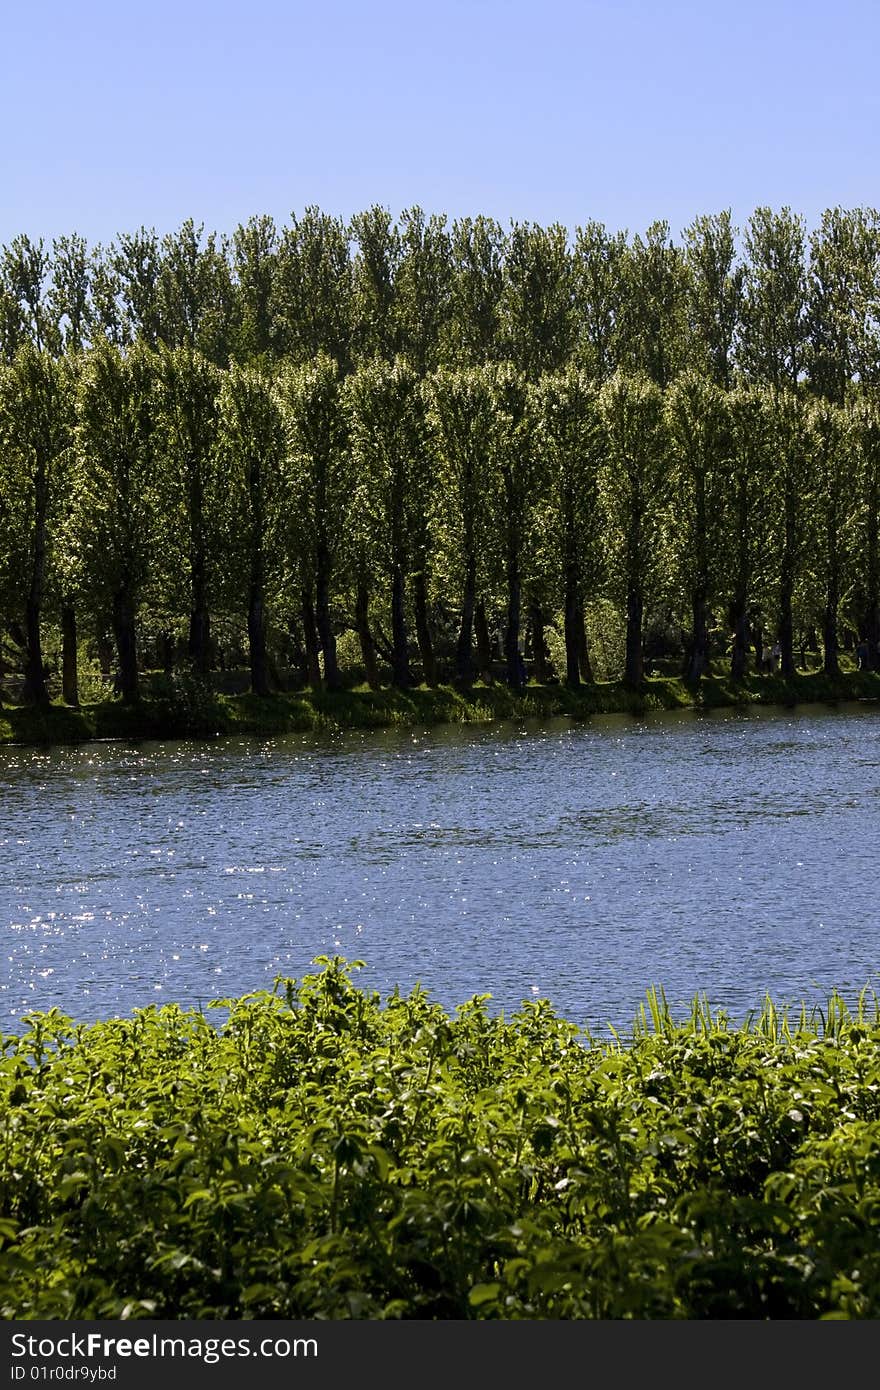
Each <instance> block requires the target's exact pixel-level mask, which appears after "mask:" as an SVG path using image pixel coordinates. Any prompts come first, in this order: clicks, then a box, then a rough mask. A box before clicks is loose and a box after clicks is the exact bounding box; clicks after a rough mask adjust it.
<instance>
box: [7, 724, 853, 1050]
mask: <svg viewBox="0 0 880 1390" xmlns="http://www.w3.org/2000/svg"><path fill="white" fill-rule="evenodd" d="M878 797H880V719H878V712H877V709H876V706H874V707H871V706H868V705H865V706H847V707H845V708H841V709H838V710H826V709H819V708H815V707H803V708H802V709H798V710H793V711H785V712H781V711H775V712H770V711H766V710H755V711H748V712H734V711H723V712H719V713H715V714H697V713H685V714H675V715H653V716H648V717H646V718H642V719H633V718H628V717H623V716H621V717H603V718H598V717H597V718H596V719H594V720H593V721H591V722H590V723H589V724H572V723H571V722H569V721H565V720H552V721H546V722H542V723H531V724H528V725H526V724H523V725H522V726H518V725H511V724H505V725H501V724H498V725H492V726H485V727H479V726H469V727H467V726H466V727H444V728H440V729H431V730H425V729H407V730H395V731H369V732H351V733H346V734H342V735H339V736H336V737H326V738H318V737H316V736H314V735H294V736H290V737H284V738H277V739H273V740H271V741H268V742H267V741H261V740H256V739H246V738H234V739H228V740H221V741H218V742H216V743H185V742H179V743H171V742H169V743H143V744H138V745H128V744H124V743H115V742H114V743H109V742H108V743H102V744H94V743H93V744H87V745H83V746H79V747H61V748H53V749H49V750H46V749H36V748H23V747H20V748H6V749H2V750H0V927H2V931H3V947H4V949H3V969H2V971H0V1019H2V1026H3V1027H4V1028H5V1029H6V1030H7V1031H12V1030H16V1029H18V1028H19V1027H21V1019H22V1016H23V1015H24V1014H26V1013H27V1012H29V1011H31V1010H34V1009H48V1008H50V1007H52V1006H53V1005H57V1006H58V1007H59V1008H61V1009H62V1010H63V1011H65V1012H66V1013H69V1014H71V1015H72V1016H73V1017H74V1018H76V1019H78V1020H82V1021H91V1020H94V1019H96V1018H101V1017H108V1016H110V1015H116V1014H127V1013H129V1011H130V1010H132V1009H134V1008H140V1007H143V1006H145V1005H149V1004H162V1003H165V1002H167V1001H171V1000H174V1001H177V1002H179V1003H181V1004H184V1005H198V1004H201V1005H204V1004H206V1003H207V1002H208V1001H209V1000H211V999H213V998H216V997H223V996H232V995H238V994H241V993H244V992H246V991H250V990H254V989H261V988H271V986H272V982H273V980H274V978H275V977H276V976H277V975H285V976H289V975H292V976H296V977H300V976H302V975H303V974H304V973H306V972H307V971H310V970H313V969H314V968H315V967H314V966H313V965H312V962H313V960H314V958H315V956H317V955H320V954H323V955H336V954H339V955H343V956H345V957H347V958H348V959H350V960H352V959H355V958H359V959H361V960H363V961H365V962H366V965H365V968H364V969H362V970H361V971H359V972H358V977H357V978H358V981H359V983H360V984H362V985H363V986H365V987H368V988H370V989H377V990H379V991H381V993H382V994H383V995H384V994H387V993H388V992H389V991H390V990H391V989H393V988H394V986H395V985H398V986H399V987H400V988H401V990H403V991H408V990H409V989H411V988H412V987H413V985H414V984H415V983H416V982H421V984H422V985H423V987H424V988H425V989H427V990H428V992H429V993H430V995H431V996H432V997H433V998H435V999H437V1000H439V1001H440V1002H441V1003H443V1004H444V1005H445V1006H446V1007H447V1008H453V1007H454V1006H455V1005H457V1004H460V1003H462V1002H464V1001H465V1000H466V999H468V998H470V997H471V996H472V995H474V994H477V993H479V994H490V995H491V1003H490V1005H489V1007H490V1008H491V1009H493V1010H500V1009H503V1010H504V1011H505V1013H506V1014H509V1013H510V1012H512V1011H513V1010H515V1009H516V1008H518V1007H519V1005H520V1003H521V1001H522V1000H523V999H527V1000H533V999H537V998H549V999H550V1000H551V1002H552V1003H553V1005H554V1007H555V1008H556V1009H557V1010H558V1011H559V1012H560V1013H561V1014H563V1015H564V1016H565V1017H566V1018H568V1019H570V1020H571V1021H572V1022H575V1023H579V1024H581V1025H586V1026H587V1027H589V1028H590V1029H591V1030H592V1032H593V1033H594V1034H598V1035H601V1036H607V1035H608V1024H612V1025H613V1026H614V1027H616V1028H622V1029H626V1028H627V1027H628V1026H629V1024H630V1023H631V1021H632V1019H633V1017H634V1015H635V1013H636V1010H637V1009H638V1006H639V1004H640V1002H642V1001H643V1000H644V997H645V991H646V990H647V988H648V987H649V986H650V985H651V984H658V985H661V984H662V985H663V987H664V988H665V990H666V994H667V997H668V999H669V1000H670V1003H671V1004H672V1006H673V1009H674V1011H675V1012H677V1013H681V1012H683V1011H684V1010H685V1009H686V1008H687V1005H688V1003H689V1001H690V1000H691V998H692V997H693V995H694V994H695V993H697V992H704V993H705V994H706V995H707V996H708V999H709V1002H710V1004H711V1005H712V1007H713V1008H719V1007H722V1008H724V1009H726V1010H727V1011H728V1012H729V1013H730V1014H731V1015H732V1016H733V1017H735V1018H737V1019H738V1018H741V1017H742V1016H743V1015H744V1014H745V1013H746V1012H747V1011H748V1010H749V1009H751V1008H754V1007H760V1004H761V1002H762V999H763V996H764V994H765V992H768V991H769V993H770V994H771V995H772V996H773V998H774V1000H775V1002H776V1003H777V1004H785V1003H792V1004H797V1003H799V1001H800V1000H802V999H805V1000H807V1001H808V1002H811V1003H812V1002H816V1001H822V1000H824V998H825V996H826V995H827V993H828V991H829V990H831V989H832V988H834V987H836V988H838V989H839V990H841V992H842V993H843V994H844V996H845V997H846V998H847V999H848V1000H854V999H855V997H856V995H857V994H858V991H859V990H860V989H861V988H862V987H863V986H865V985H866V984H867V985H869V986H871V987H872V988H873V987H876V986H877V984H878V974H877V970H878V950H877V943H878V918H880V907H878V900H880V882H878V872H877V870H878V853H877V851H878V844H880V815H878V812H880V801H878Z"/></svg>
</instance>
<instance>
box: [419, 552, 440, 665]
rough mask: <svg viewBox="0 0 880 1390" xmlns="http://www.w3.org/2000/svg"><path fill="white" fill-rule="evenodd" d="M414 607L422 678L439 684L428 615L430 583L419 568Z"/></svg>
mask: <svg viewBox="0 0 880 1390" xmlns="http://www.w3.org/2000/svg"><path fill="white" fill-rule="evenodd" d="M413 607H414V609H415V615H416V638H417V640H418V644H419V656H420V657H421V660H422V678H423V680H424V682H425V684H426V685H431V686H434V685H436V684H437V679H438V676H437V658H436V656H435V655H434V642H433V639H432V637H431V623H430V619H429V617H428V583H427V578H426V575H425V571H424V570H419V572H418V574H416V575H415V576H414V578H413Z"/></svg>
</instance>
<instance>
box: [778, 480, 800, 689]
mask: <svg viewBox="0 0 880 1390" xmlns="http://www.w3.org/2000/svg"><path fill="white" fill-rule="evenodd" d="M796 506H797V502H796V500H795V499H794V497H793V496H792V495H791V488H790V487H789V488H788V489H787V491H786V498H785V535H784V539H783V550H782V564H781V571H782V572H781V576H780V582H779V634H778V641H779V648H780V662H779V665H780V671H781V674H782V675H783V676H784V677H785V679H786V680H791V679H792V677H793V676H794V673H795V665H794V617H793V602H794V566H795V559H794V554H795V519H794V518H795V508H796Z"/></svg>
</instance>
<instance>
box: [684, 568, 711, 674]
mask: <svg viewBox="0 0 880 1390" xmlns="http://www.w3.org/2000/svg"><path fill="white" fill-rule="evenodd" d="M691 612H692V614H693V628H692V636H691V650H690V658H689V660H688V668H687V679H688V681H691V682H696V681H698V680H699V679H700V677H701V676H702V675H704V674H705V672H706V671H707V670H708V667H709V621H708V617H709V610H708V604H707V602H706V590H705V588H704V587H703V586H702V585H701V586H700V587H699V588H697V589H695V590H694V592H693V595H692V600H691Z"/></svg>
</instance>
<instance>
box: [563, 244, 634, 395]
mask: <svg viewBox="0 0 880 1390" xmlns="http://www.w3.org/2000/svg"><path fill="white" fill-rule="evenodd" d="M626 256H627V245H626V235H625V234H624V233H623V232H616V233H611V232H609V231H607V229H606V228H605V227H604V226H603V224H602V223H601V222H587V223H585V224H584V226H583V227H578V229H577V232H576V234H575V244H574V253H573V264H572V280H573V294H574V321H575V327H576V330H577V349H576V351H577V359H578V362H579V363H580V364H581V365H582V366H583V368H584V370H585V371H586V372H587V374H588V375H589V376H590V377H591V378H592V379H593V381H595V382H597V383H599V384H600V385H601V383H602V382H603V381H607V380H608V378H609V377H610V376H611V375H612V373H613V372H614V371H615V370H616V368H617V367H618V366H619V365H620V334H621V317H622V308H623V299H624V263H625V259H626Z"/></svg>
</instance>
